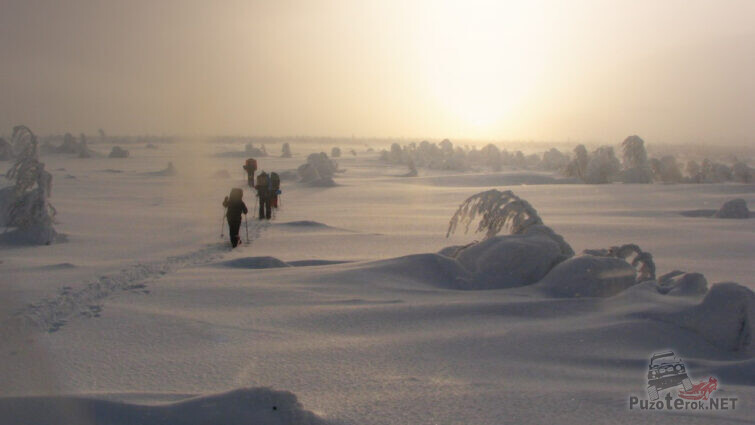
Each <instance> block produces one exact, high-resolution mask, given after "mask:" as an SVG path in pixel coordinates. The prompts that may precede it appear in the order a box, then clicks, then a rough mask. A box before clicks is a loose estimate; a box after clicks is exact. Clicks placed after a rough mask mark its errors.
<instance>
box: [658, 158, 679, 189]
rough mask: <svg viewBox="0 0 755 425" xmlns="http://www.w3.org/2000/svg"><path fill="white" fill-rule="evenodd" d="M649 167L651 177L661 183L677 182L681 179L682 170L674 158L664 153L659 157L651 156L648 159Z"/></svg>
mask: <svg viewBox="0 0 755 425" xmlns="http://www.w3.org/2000/svg"><path fill="white" fill-rule="evenodd" d="M650 168H651V170H652V171H653V178H654V179H655V180H656V181H660V182H663V183H678V182H680V181H682V172H681V170H680V169H679V164H677V162H676V158H674V157H673V156H671V155H666V156H664V157H662V158H661V159H656V158H653V159H651V160H650Z"/></svg>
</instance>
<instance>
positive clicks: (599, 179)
mask: <svg viewBox="0 0 755 425" xmlns="http://www.w3.org/2000/svg"><path fill="white" fill-rule="evenodd" d="M619 172H621V163H620V162H619V160H618V159H617V158H616V155H614V152H613V148H612V147H610V146H601V147H599V148H598V149H596V150H595V151H593V153H592V154H591V155H590V160H589V161H588V163H587V169H586V170H585V174H584V181H585V183H589V184H605V183H611V182H613V181H614V179H615V178H616V176H617V175H618V174H619Z"/></svg>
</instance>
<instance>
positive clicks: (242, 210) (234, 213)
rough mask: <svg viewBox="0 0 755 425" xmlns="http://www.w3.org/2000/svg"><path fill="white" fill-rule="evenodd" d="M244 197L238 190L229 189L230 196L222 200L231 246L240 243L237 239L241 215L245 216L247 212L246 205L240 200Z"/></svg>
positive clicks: (234, 246)
mask: <svg viewBox="0 0 755 425" xmlns="http://www.w3.org/2000/svg"><path fill="white" fill-rule="evenodd" d="M243 196H244V192H243V191H242V190H241V189H240V188H233V189H231V195H230V196H226V197H225V199H224V200H223V206H224V207H226V213H225V217H226V219H228V233H229V234H230V235H231V246H232V247H233V248H236V246H237V245H238V244H239V243H241V238H240V237H239V229H240V228H241V214H244V215H246V214H247V213H248V212H249V210H247V208H246V204H245V203H244V201H242V200H241V198H242V197H243Z"/></svg>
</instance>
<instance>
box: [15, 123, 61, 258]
mask: <svg viewBox="0 0 755 425" xmlns="http://www.w3.org/2000/svg"><path fill="white" fill-rule="evenodd" d="M11 140H12V145H13V150H14V155H15V157H16V161H15V163H14V164H13V166H12V167H11V168H10V170H8V172H7V174H6V177H7V178H8V179H10V180H14V185H13V187H12V190H11V191H10V192H9V193H7V194H6V195H5V196H3V199H4V200H5V205H3V208H4V210H5V219H6V220H5V221H6V222H5V226H6V227H16V230H15V232H16V233H17V234H18V236H19V237H20V238H21V239H23V240H24V241H27V242H31V243H35V244H42V243H45V244H49V243H51V242H53V241H54V240H55V238H56V237H57V232H56V231H55V229H54V227H53V219H54V217H55V208H53V206H52V205H51V204H50V202H49V198H50V195H51V193H52V175H51V174H50V173H49V172H47V171H46V170H45V165H44V164H43V163H41V162H39V156H38V146H37V137H36V136H35V135H34V133H33V132H32V131H31V130H30V129H29V128H28V127H26V126H16V127H14V128H13V137H12V139H11Z"/></svg>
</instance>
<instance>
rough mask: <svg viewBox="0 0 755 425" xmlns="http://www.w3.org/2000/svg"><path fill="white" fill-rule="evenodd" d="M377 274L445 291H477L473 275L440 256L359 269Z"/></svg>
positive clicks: (394, 260) (393, 260) (416, 256)
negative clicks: (409, 280)
mask: <svg viewBox="0 0 755 425" xmlns="http://www.w3.org/2000/svg"><path fill="white" fill-rule="evenodd" d="M357 270H358V272H359V274H361V273H363V272H377V273H380V274H388V275H392V276H397V277H401V278H408V279H411V280H413V281H416V282H420V283H424V284H427V285H430V286H434V287H439V288H445V289H475V287H474V286H473V285H472V276H471V274H470V273H469V272H468V271H467V270H466V269H465V268H464V267H463V266H462V265H461V264H460V263H459V262H458V261H456V260H455V259H453V258H448V257H446V256H443V255H439V254H413V255H407V256H404V257H397V258H391V259H389V260H381V261H375V262H371V263H367V264H366V265H365V266H364V267H361V268H359V269H357Z"/></svg>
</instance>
